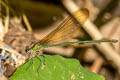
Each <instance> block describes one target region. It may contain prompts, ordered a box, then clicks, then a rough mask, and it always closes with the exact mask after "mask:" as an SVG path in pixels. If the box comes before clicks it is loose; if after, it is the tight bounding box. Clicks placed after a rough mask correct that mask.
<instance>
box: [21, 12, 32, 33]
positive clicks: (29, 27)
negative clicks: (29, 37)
mask: <svg viewBox="0 0 120 80" xmlns="http://www.w3.org/2000/svg"><path fill="white" fill-rule="evenodd" d="M22 17H23V21H24V23H25V25H26V27H27V29H28V31H30V32H32V27H31V25H30V23H29V21H28V19H27V16H26V15H25V13H23V14H22Z"/></svg>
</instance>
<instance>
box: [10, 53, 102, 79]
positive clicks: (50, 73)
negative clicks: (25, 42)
mask: <svg viewBox="0 0 120 80" xmlns="http://www.w3.org/2000/svg"><path fill="white" fill-rule="evenodd" d="M44 56H45V65H43V64H42V63H41V62H40V60H39V59H38V58H37V57H34V58H33V59H34V62H33V64H32V65H30V64H31V62H32V59H31V60H29V61H28V62H27V63H25V64H24V65H22V66H20V67H18V69H17V70H16V72H15V73H14V74H13V76H11V77H10V80H104V77H103V76H101V75H98V74H95V73H93V72H89V71H87V70H85V69H84V68H83V67H82V66H81V65H80V63H79V61H78V60H76V59H70V58H63V57H61V56H58V55H55V56H50V55H44ZM39 58H40V59H41V60H42V62H44V58H43V56H40V57H39ZM39 66H40V67H39Z"/></svg>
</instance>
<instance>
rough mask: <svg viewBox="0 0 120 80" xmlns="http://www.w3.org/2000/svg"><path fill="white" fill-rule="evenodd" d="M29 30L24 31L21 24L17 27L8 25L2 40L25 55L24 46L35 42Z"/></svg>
mask: <svg viewBox="0 0 120 80" xmlns="http://www.w3.org/2000/svg"><path fill="white" fill-rule="evenodd" d="M35 41H36V40H35V38H34V36H33V34H32V33H31V32H28V31H25V30H24V29H23V28H22V26H21V27H20V26H19V27H17V26H13V25H10V27H9V30H8V33H7V34H6V35H5V37H4V42H5V43H7V44H8V45H10V46H12V47H13V48H14V49H15V50H16V51H18V52H19V53H22V54H23V55H26V53H25V47H26V46H27V45H30V44H31V43H32V42H35Z"/></svg>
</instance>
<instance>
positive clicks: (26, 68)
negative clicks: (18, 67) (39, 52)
mask: <svg viewBox="0 0 120 80" xmlns="http://www.w3.org/2000/svg"><path fill="white" fill-rule="evenodd" d="M32 64H33V58H32V62H30V64H29V65H28V66H27V68H26V70H27V69H28V68H29V67H30V66H32Z"/></svg>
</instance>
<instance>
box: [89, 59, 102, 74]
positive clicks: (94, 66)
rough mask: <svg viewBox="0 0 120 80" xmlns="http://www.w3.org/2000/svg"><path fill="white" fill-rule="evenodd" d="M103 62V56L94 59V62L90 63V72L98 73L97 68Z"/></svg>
mask: <svg viewBox="0 0 120 80" xmlns="http://www.w3.org/2000/svg"><path fill="white" fill-rule="evenodd" d="M103 62H104V60H103V58H102V57H98V58H97V59H96V60H95V61H94V63H93V64H92V67H91V69H90V70H91V71H92V72H95V73H98V72H99V70H100V68H101V66H102V64H103Z"/></svg>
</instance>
